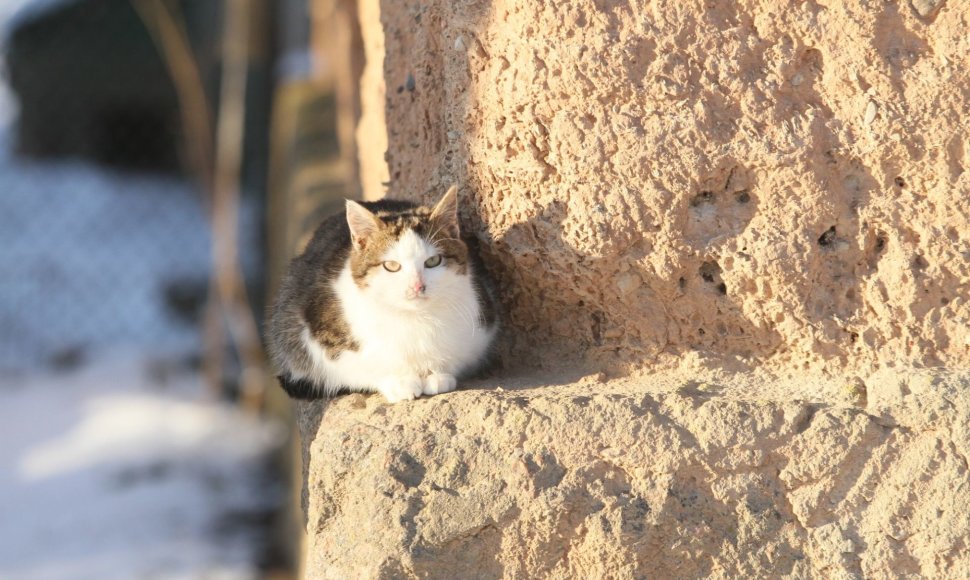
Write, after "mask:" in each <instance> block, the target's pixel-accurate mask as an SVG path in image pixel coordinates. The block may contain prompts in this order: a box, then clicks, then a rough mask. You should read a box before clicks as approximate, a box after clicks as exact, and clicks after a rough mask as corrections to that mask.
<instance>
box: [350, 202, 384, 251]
mask: <svg viewBox="0 0 970 580" xmlns="http://www.w3.org/2000/svg"><path fill="white" fill-rule="evenodd" d="M347 225H349V226H350V239H351V241H353V243H354V249H356V250H362V249H364V247H366V246H367V242H368V241H369V240H370V238H371V237H372V236H373V235H374V234H376V233H377V231H378V229H380V224H378V221H377V217H376V216H375V215H374V214H372V213H371V212H370V211H369V210H368V209H367V208H366V207H364V206H362V205H360V204H359V203H357V202H356V201H351V200H349V199H348V200H347Z"/></svg>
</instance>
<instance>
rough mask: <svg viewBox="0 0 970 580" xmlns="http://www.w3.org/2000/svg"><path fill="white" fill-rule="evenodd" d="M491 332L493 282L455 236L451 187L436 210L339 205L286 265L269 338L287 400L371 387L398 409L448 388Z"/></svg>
mask: <svg viewBox="0 0 970 580" xmlns="http://www.w3.org/2000/svg"><path fill="white" fill-rule="evenodd" d="M495 331H496V316H495V302H494V297H493V295H492V292H491V286H490V285H489V284H488V282H487V280H486V279H485V272H484V268H483V267H482V266H481V262H480V260H479V259H478V256H477V254H476V253H475V252H473V251H472V249H470V248H469V246H468V244H466V243H465V242H464V241H462V239H461V238H460V235H459V226H458V197H457V187H452V188H451V189H449V190H448V192H447V193H446V194H445V195H444V197H443V198H442V199H441V201H440V202H439V203H438V204H437V205H436V206H435V207H434V209H429V208H427V207H423V206H418V205H416V204H413V203H410V202H406V201H394V200H381V201H375V202H361V203H357V202H353V201H347V210H346V214H345V215H344V214H338V215H335V216H333V217H331V218H329V219H327V220H325V221H324V222H323V223H322V224H320V226H319V227H318V228H317V230H316V232H315V233H314V236H313V238H312V240H311V241H310V243H309V245H308V246H307V248H306V250H305V251H304V252H303V254H302V255H300V256H298V257H297V258H295V259H294V260H293V261H292V262H291V264H290V267H289V270H288V272H287V274H286V277H285V278H284V280H283V284H282V287H281V289H280V293H279V296H278V297H277V300H276V303H275V305H274V306H273V311H272V319H271V321H270V331H269V338H270V351H271V354H272V355H273V359H274V361H275V363H276V364H277V365H278V368H279V369H280V375H279V378H280V383H281V385H282V386H283V388H284V389H285V390H286V391H287V392H288V393H289V394H290V396H292V397H294V398H301V399H308V398H320V397H324V396H328V395H332V394H334V393H336V392H337V391H340V390H353V391H379V392H380V393H382V394H383V395H384V396H385V397H386V398H387V400H388V401H390V402H392V403H395V402H398V401H404V400H409V399H414V398H417V397H420V396H421V395H436V394H439V393H447V392H448V391H453V390H454V389H455V386H456V379H457V377H459V376H461V375H462V374H464V373H468V372H471V371H473V370H475V369H476V368H477V367H479V365H481V364H482V363H483V362H484V360H485V359H486V356H487V354H488V351H489V346H490V345H491V342H492V339H493V338H494V336H495Z"/></svg>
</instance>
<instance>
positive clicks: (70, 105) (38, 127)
mask: <svg viewBox="0 0 970 580" xmlns="http://www.w3.org/2000/svg"><path fill="white" fill-rule="evenodd" d="M134 4H135V3H132V2H127V1H120V0H59V1H56V2H55V1H48V0H34V1H31V0H16V1H11V0H0V63H2V64H0V66H2V73H3V74H2V79H0V372H2V371H4V370H6V371H9V370H16V369H25V368H36V367H40V366H46V365H55V366H70V365H72V364H75V363H77V362H80V361H83V360H84V359H85V358H86V357H88V356H91V355H93V354H95V353H96V352H101V351H107V350H112V349H116V348H124V349H131V348H138V349H140V350H142V351H145V350H149V351H152V352H173V351H175V352H197V351H198V348H199V346H200V340H201V339H200V330H199V329H200V324H201V316H202V308H203V305H204V303H205V300H206V293H207V287H208V283H209V277H210V261H211V260H210V254H211V247H210V246H211V235H210V231H209V227H208V219H207V211H208V209H207V204H206V202H205V201H204V195H203V194H202V193H201V189H200V188H199V187H197V183H198V180H197V179H195V177H197V176H194V175H190V174H189V173H188V172H187V171H186V168H187V167H189V166H190V163H189V162H188V160H187V154H186V143H185V133H184V131H183V119H182V117H181V116H180V102H179V95H178V92H177V91H176V88H175V85H174V84H173V82H172V79H171V76H170V70H169V68H168V67H167V66H166V63H165V62H164V60H163V58H162V57H161V56H160V51H159V50H158V47H157V45H156V42H157V39H153V37H152V35H150V34H149V32H148V29H147V28H146V26H145V22H144V21H143V15H140V14H139V12H138V11H137V10H136V9H135V6H134ZM172 4H175V5H177V6H178V7H179V13H178V14H179V16H180V19H179V21H178V23H179V25H180V26H182V27H183V28H184V30H185V31H186V35H187V37H188V38H189V39H191V47H192V50H193V53H194V58H195V60H196V62H197V66H198V70H199V71H200V73H201V80H202V82H203V84H204V87H203V88H204V90H205V92H206V93H207V94H209V95H217V94H218V92H217V89H218V81H219V78H220V77H219V74H218V73H219V70H220V60H219V58H218V57H219V45H218V42H219V27H220V23H221V3H220V2H217V1H214V0H206V1H201V2H199V1H196V2H181V3H178V2H175V3H172ZM266 25H267V26H268V25H269V23H266ZM256 60H258V59H254V62H255V61H256ZM264 60H265V61H267V62H268V61H269V59H268V58H267V59H264ZM260 66H261V65H260V64H259V63H258V62H257V63H256V64H254V65H253V66H252V67H251V68H252V70H253V71H255V73H256V74H251V75H250V84H249V91H248V93H249V100H250V106H249V107H248V113H247V115H248V116H247V133H246V135H247V137H246V144H245V153H244V154H245V161H246V162H245V163H244V167H245V184H246V187H245V188H244V189H245V190H246V191H244V195H243V198H242V204H241V224H242V225H241V228H240V231H241V232H242V236H241V247H240V254H241V256H242V261H243V266H244V270H245V272H246V277H247V279H248V280H249V281H250V282H251V284H252V285H253V287H254V288H259V287H261V276H262V266H261V264H262V258H261V255H262V245H263V242H262V239H263V236H262V234H261V231H262V223H263V217H262V216H263V211H262V207H263V205H264V204H263V203H262V198H263V193H262V192H263V188H264V185H263V183H264V182H265V175H264V174H265V169H264V168H265V165H266V164H265V162H264V159H265V156H266V155H265V147H264V142H265V126H266V125H267V123H266V117H267V113H266V110H267V109H268V107H266V104H267V103H268V99H265V98H261V95H268V94H269V89H270V87H268V86H266V85H267V83H268V82H269V78H270V75H269V74H267V73H266V71H265V70H262V69H260V68H259V67H260ZM264 68H265V67H264ZM261 101H262V102H261ZM250 127H252V128H253V130H252V131H250V130H249V128H250Z"/></svg>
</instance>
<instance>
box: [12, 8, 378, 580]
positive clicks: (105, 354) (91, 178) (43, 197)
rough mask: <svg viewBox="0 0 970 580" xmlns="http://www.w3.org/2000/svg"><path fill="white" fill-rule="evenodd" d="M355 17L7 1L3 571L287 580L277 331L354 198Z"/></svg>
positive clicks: (293, 509)
mask: <svg viewBox="0 0 970 580" xmlns="http://www.w3.org/2000/svg"><path fill="white" fill-rule="evenodd" d="M351 5H352V3H348V2H343V1H341V0H323V1H317V2H314V1H313V0H280V1H271V0H227V1H220V0H183V1H178V0H0V429H2V433H3V445H2V447H0V578H31V579H36V578H143V577H144V578H209V577H218V578H265V577H273V578H288V577H295V576H297V575H298V574H299V570H298V564H297V562H298V561H299V550H300V548H299V546H300V541H301V540H300V532H299V531H300V530H301V529H302V521H301V517H302V516H300V515H299V509H298V506H299V499H298V496H299V493H298V489H299V481H298V480H299V478H298V477H293V475H294V474H295V473H297V472H298V471H299V465H298V462H299V457H298V456H296V455H295V454H294V452H293V451H292V450H293V449H294V448H295V447H294V444H293V435H292V434H293V429H292V409H291V408H290V404H289V402H288V401H287V400H286V399H285V397H282V396H281V393H280V391H279V389H278V388H276V386H275V383H274V379H273V377H272V371H271V369H268V368H267V367H266V361H265V356H264V354H263V350H262V341H261V329H262V318H263V316H262V313H263V311H264V309H265V307H266V302H267V299H268V298H267V297H268V296H271V295H272V292H273V288H274V284H275V281H276V280H277V279H278V278H279V275H280V272H281V270H282V268H283V267H285V264H286V262H287V260H288V259H289V257H290V256H291V255H292V254H293V252H294V250H295V248H296V246H297V244H298V243H299V242H300V240H301V239H302V238H304V237H305V235H306V233H307V231H309V230H310V229H312V227H313V226H314V225H315V224H316V223H317V221H318V220H319V219H320V217H322V215H323V214H326V213H328V212H329V211H331V210H332V209H333V208H334V207H336V204H338V203H340V201H341V200H342V199H343V198H344V197H356V196H357V194H358V189H359V186H358V185H357V184H356V179H355V175H356V164H355V161H354V159H355V158H356V153H355V152H354V151H353V143H352V128H353V126H354V123H355V119H356V116H357V114H358V113H357V109H358V107H357V105H356V101H355V95H354V94H353V91H354V89H353V88H351V87H354V86H356V83H355V82H348V79H350V80H351V81H352V80H354V79H355V75H359V69H360V66H361V64H360V62H359V59H356V57H353V56H352V55H357V54H360V53H361V51H360V49H359V48H360V47H359V44H360V36H359V33H358V32H357V31H356V30H355V29H354V26H355V25H354V24H353V21H354V19H353V18H349V17H347V16H346V15H347V14H348V10H350V9H352V6H351Z"/></svg>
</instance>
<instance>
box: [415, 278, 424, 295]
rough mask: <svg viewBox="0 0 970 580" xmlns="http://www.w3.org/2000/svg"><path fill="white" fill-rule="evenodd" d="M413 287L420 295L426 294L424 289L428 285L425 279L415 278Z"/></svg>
mask: <svg viewBox="0 0 970 580" xmlns="http://www.w3.org/2000/svg"><path fill="white" fill-rule="evenodd" d="M412 288H413V289H414V293H415V294H418V295H421V294H424V290H425V288H426V286H425V285H424V280H415V282H414V286H412Z"/></svg>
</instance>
